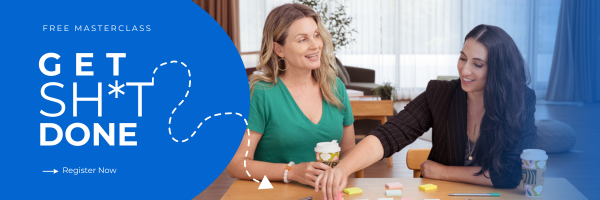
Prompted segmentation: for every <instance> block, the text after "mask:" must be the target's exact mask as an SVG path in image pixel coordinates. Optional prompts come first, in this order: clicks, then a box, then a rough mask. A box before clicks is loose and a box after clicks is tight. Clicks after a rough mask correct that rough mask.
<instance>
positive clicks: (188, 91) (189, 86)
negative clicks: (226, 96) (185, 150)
mask: <svg viewBox="0 0 600 200" xmlns="http://www.w3.org/2000/svg"><path fill="white" fill-rule="evenodd" d="M170 63H177V61H176V60H172V61H171V62H170ZM179 63H180V64H181V65H183V66H184V67H187V65H186V64H185V63H183V62H179ZM166 64H167V62H164V63H161V64H160V66H161V67H162V66H164V65H166ZM156 71H158V67H156V68H154V71H153V72H152V74H156ZM187 71H188V77H190V78H191V77H192V72H191V71H190V69H188V70H187ZM152 83H154V77H152ZM191 87H192V80H189V81H188V88H191ZM189 94H190V90H189V89H188V90H187V92H186V93H185V97H184V98H187V97H188V95H189ZM184 101H185V99H182V100H181V102H179V104H178V105H177V106H181V104H183V102H184ZM176 110H177V107H175V108H174V109H173V111H172V112H171V115H173V114H175V111H176ZM231 114H232V112H225V115H231ZM235 115H237V116H240V117H242V118H243V116H242V114H240V113H237V112H236V113H235ZM214 116H215V117H218V116H221V113H216V114H214ZM211 117H212V116H210V115H209V116H208V117H206V118H205V119H204V121H208V120H209V119H211ZM172 118H173V117H172V116H170V117H169V125H171V120H172ZM243 119H244V123H245V124H246V126H248V120H246V118H243ZM202 123H203V122H200V124H198V127H197V128H196V129H200V127H201V126H202ZM168 129H169V135H172V133H171V127H170V126H169V127H168ZM194 135H196V131H194V132H193V133H192V135H191V136H190V137H194ZM248 136H250V129H248ZM171 139H173V141H175V142H179V140H177V139H175V137H171ZM188 140H189V138H186V139H184V140H182V141H181V142H182V143H184V142H187V141H188ZM248 147H250V138H248ZM245 157H246V158H247V157H248V150H246V155H245ZM244 168H246V160H244ZM246 174H248V177H252V176H251V175H250V172H248V170H246ZM252 180H253V181H254V182H257V183H260V181H258V180H256V179H255V178H253V179H252Z"/></svg>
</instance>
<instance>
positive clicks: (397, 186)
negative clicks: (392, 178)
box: [385, 182, 402, 189]
mask: <svg viewBox="0 0 600 200" xmlns="http://www.w3.org/2000/svg"><path fill="white" fill-rule="evenodd" d="M385 187H387V188H389V189H402V183H399V182H393V183H386V184H385Z"/></svg>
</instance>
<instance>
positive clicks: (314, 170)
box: [288, 162, 331, 187]
mask: <svg viewBox="0 0 600 200" xmlns="http://www.w3.org/2000/svg"><path fill="white" fill-rule="evenodd" d="M330 169H331V167H329V166H327V165H326V164H323V163H322V162H303V163H300V164H296V165H294V166H292V167H291V169H290V171H289V172H288V179H289V180H293V181H298V182H300V183H302V184H304V185H310V186H313V187H316V185H315V181H316V180H317V177H318V176H319V175H321V173H323V172H324V171H326V170H330Z"/></svg>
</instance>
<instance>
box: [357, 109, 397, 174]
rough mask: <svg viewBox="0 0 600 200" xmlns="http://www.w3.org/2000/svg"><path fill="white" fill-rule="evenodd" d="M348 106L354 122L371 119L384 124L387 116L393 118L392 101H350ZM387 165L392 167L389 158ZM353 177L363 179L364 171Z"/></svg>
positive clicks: (392, 164) (390, 158)
mask: <svg viewBox="0 0 600 200" xmlns="http://www.w3.org/2000/svg"><path fill="white" fill-rule="evenodd" d="M350 106H351V107H352V115H353V116H354V119H355V120H359V119H373V120H380V121H381V124H385V123H386V122H387V117H388V116H394V102H393V101H392V100H381V101H350ZM387 165H388V166H390V167H393V166H394V163H393V162H392V157H391V156H390V157H389V158H387ZM355 176H356V177H357V178H362V177H364V171H362V170H361V171H358V172H356V174H355Z"/></svg>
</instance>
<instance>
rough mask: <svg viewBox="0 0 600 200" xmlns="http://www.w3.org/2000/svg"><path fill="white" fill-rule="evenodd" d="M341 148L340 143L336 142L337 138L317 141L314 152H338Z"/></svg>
mask: <svg viewBox="0 0 600 200" xmlns="http://www.w3.org/2000/svg"><path fill="white" fill-rule="evenodd" d="M341 150H342V148H340V145H339V144H338V143H337V140H334V141H331V142H319V143H317V147H315V152H321V153H334V152H340V151H341Z"/></svg>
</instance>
